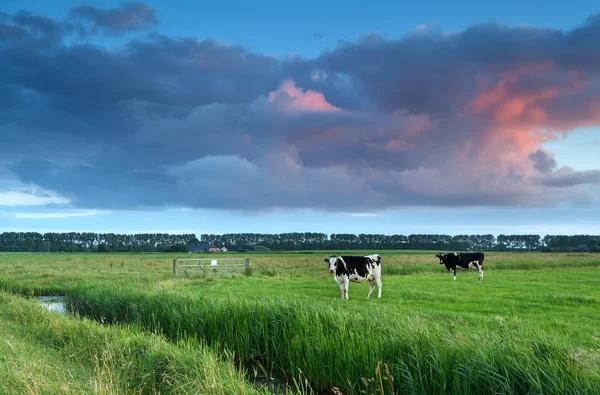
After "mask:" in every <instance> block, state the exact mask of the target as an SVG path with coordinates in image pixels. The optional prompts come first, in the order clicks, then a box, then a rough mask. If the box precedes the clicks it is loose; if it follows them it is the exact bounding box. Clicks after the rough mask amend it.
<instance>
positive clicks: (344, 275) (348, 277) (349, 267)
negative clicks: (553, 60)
mask: <svg viewBox="0 0 600 395" xmlns="http://www.w3.org/2000/svg"><path fill="white" fill-rule="evenodd" d="M325 262H327V263H329V272H330V273H334V278H335V282H337V283H338V285H339V287H340V298H342V299H348V285H349V284H350V281H353V282H357V283H362V282H365V281H369V285H370V286H371V290H370V291H369V295H368V296H367V298H370V297H371V294H372V293H373V290H374V289H375V284H377V297H378V298H381V257H380V256H379V254H373V255H367V256H331V257H329V258H325Z"/></svg>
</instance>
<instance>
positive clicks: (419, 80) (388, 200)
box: [0, 0, 600, 235]
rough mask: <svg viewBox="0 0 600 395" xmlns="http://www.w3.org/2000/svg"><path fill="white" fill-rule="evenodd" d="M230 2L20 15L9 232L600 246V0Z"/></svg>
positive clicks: (3, 13) (3, 65) (1, 211)
mask: <svg viewBox="0 0 600 395" xmlns="http://www.w3.org/2000/svg"><path fill="white" fill-rule="evenodd" d="M375 4H376V6H375ZM211 7H212V8H207V7H202V6H201V2H196V1H178V2H167V1H164V0H154V1H147V2H119V1H102V2H100V1H72V0H55V1H52V2H40V1H32V0H0V59H2V61H1V62H0V232H2V231H37V232H69V231H90V232H115V233H146V232H152V233H154V232H166V233H195V234H197V235H201V234H203V233H216V234H221V233H238V232H253V233H254V232H256V233H281V232H323V233H355V234H359V233H383V234H412V233H441V234H451V235H455V234H484V233H491V234H495V235H497V234H524V233H534V234H540V235H545V234H600V205H599V203H600V161H598V159H597V157H598V154H599V153H600V52H598V48H600V6H598V3H597V1H584V0H575V1H571V2H564V1H560V2H559V1H546V0H531V1H514V0H507V1H503V2H501V3H499V2H491V1H485V2H481V1H471V0H468V1H467V0H459V1H455V2H453V3H452V5H451V6H448V4H447V2H443V1H433V0H430V1H419V2H414V3H407V2H397V1H396V2H394V1H379V2H377V3H373V4H371V5H368V6H367V5H366V3H365V2H360V1H344V2H342V1H337V0H335V1H333V0H332V1H328V2H322V1H319V2H317V1H313V0H308V1H304V2H295V3H292V2H281V1H277V2H276V1H270V0H269V1H256V2H241V1H239V2H235V1H226V0H224V1H220V2H216V3H215V4H212V5H211Z"/></svg>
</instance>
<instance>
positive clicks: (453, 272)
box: [452, 268, 456, 281]
mask: <svg viewBox="0 0 600 395" xmlns="http://www.w3.org/2000/svg"><path fill="white" fill-rule="evenodd" d="M452 274H453V275H454V281H456V268H454V269H452Z"/></svg>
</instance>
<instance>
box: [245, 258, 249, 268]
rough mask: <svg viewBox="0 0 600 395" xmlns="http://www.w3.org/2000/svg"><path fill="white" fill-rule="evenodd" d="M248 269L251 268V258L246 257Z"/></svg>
mask: <svg viewBox="0 0 600 395" xmlns="http://www.w3.org/2000/svg"><path fill="white" fill-rule="evenodd" d="M246 269H250V258H246Z"/></svg>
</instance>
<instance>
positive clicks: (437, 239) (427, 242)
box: [201, 232, 600, 251]
mask: <svg viewBox="0 0 600 395" xmlns="http://www.w3.org/2000/svg"><path fill="white" fill-rule="evenodd" d="M201 240H202V241H203V242H207V243H208V244H211V245H215V246H227V247H228V248H235V249H240V250H248V249H252V248H253V247H254V246H255V245H259V244H260V245H263V246H265V247H269V248H271V249H272V250H321V249H344V250H352V249H361V250H371V249H373V250H454V251H469V250H479V251H536V250H539V251H600V236H590V235H580V236H560V235H547V236H544V237H543V238H542V237H541V236H539V235H498V236H497V237H495V236H494V235H491V234H486V235H457V236H449V235H439V234H413V235H408V236H406V235H382V234H359V235H356V234H351V233H340V234H332V235H329V236H328V235H327V234H325V233H312V232H306V233H301V232H298V233H279V234H260V233H228V234H223V235H213V234H203V235H201Z"/></svg>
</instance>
